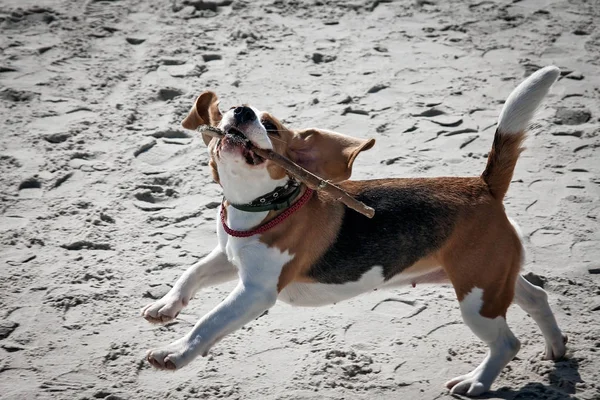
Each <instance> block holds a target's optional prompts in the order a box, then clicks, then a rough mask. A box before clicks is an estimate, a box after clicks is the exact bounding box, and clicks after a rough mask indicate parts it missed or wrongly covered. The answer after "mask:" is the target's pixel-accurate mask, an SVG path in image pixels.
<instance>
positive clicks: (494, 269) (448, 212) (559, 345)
mask: <svg viewBox="0 0 600 400" xmlns="http://www.w3.org/2000/svg"><path fill="white" fill-rule="evenodd" d="M559 73H560V71H559V69H558V68H556V67H553V66H550V67H546V68H543V69H540V70H538V71H537V72H535V73H534V74H532V75H531V76H529V77H528V78H527V79H526V80H525V81H524V82H522V83H521V84H520V85H519V86H518V87H517V88H516V89H515V90H514V91H513V92H512V93H511V94H510V96H509V97H508V99H507V100H506V103H505V104H504V108H503V109H502V112H501V113H500V117H499V120H498V126H497V130H496V133H495V136H494V142H493V145H492V149H491V151H490V153H489V156H488V160H487V166H486V168H485V170H484V171H483V174H482V175H481V176H476V177H442V178H399V179H376V180H365V181H352V180H348V179H349V178H350V175H351V173H352V165H353V163H354V160H355V159H356V156H357V155H358V154H359V153H360V152H362V151H365V150H368V149H370V148H371V147H373V145H374V143H375V141H374V140H373V139H371V140H362V139H357V138H354V137H349V136H345V135H341V134H339V133H335V132H331V131H326V130H322V129H305V130H290V129H288V128H286V127H285V126H283V124H282V123H281V122H280V121H278V120H277V119H276V118H275V117H273V116H272V115H271V114H269V113H267V112H263V111H259V110H257V109H256V108H254V107H250V106H247V105H244V106H239V107H233V108H231V109H230V110H229V111H227V112H225V113H224V114H222V113H221V112H220V111H219V108H218V100H217V96H216V95H215V94H214V93H213V92H209V91H207V92H204V93H202V94H201V95H200V96H199V97H198V99H197V100H196V102H195V104H194V106H193V108H192V109H191V111H190V113H189V115H188V116H187V117H186V118H185V120H184V121H183V122H182V125H183V127H184V128H186V129H196V128H198V127H199V126H200V125H211V126H216V127H218V128H220V129H221V130H222V131H224V132H225V136H224V137H223V138H212V137H209V136H204V135H203V139H204V142H205V143H206V145H207V146H208V151H209V154H210V164H209V165H210V168H211V171H212V174H213V177H214V179H215V181H217V182H218V183H219V184H220V185H221V186H222V188H223V193H224V200H223V202H222V205H221V207H220V208H219V209H218V211H217V216H218V218H217V236H218V244H217V246H216V247H215V249H214V250H213V251H212V252H211V253H210V254H209V255H207V256H206V257H205V258H203V259H202V260H200V261H198V262H197V263H195V264H194V265H192V266H191V267H190V268H189V269H188V270H187V271H185V273H184V274H183V275H182V276H181V277H180V278H179V280H177V282H176V283H175V285H174V286H173V288H172V289H171V290H170V291H169V292H168V293H167V294H166V295H165V296H164V297H163V298H162V299H160V300H158V301H156V302H154V303H152V304H149V305H148V306H146V307H145V308H143V309H142V311H141V313H142V316H143V317H144V318H145V319H147V320H148V321H150V322H154V323H164V322H167V321H169V320H171V319H173V318H175V317H177V314H178V313H179V312H180V311H181V309H182V308H183V307H185V306H187V305H188V303H189V301H190V299H191V298H192V297H193V296H194V294H195V293H196V292H197V291H198V290H199V289H201V288H204V287H207V286H210V285H217V284H219V283H222V282H226V281H231V280H234V279H237V282H238V283H237V286H236V287H235V289H234V290H233V291H232V292H231V293H230V294H229V295H228V296H227V298H226V299H225V300H223V302H222V303H220V304H219V305H218V306H217V307H215V308H214V309H213V310H212V311H211V312H209V313H208V314H206V315H205V316H204V317H202V318H201V319H200V320H199V321H198V322H197V323H196V325H195V326H194V328H193V329H192V330H191V331H190V332H189V333H188V334H186V335H185V336H184V337H182V338H180V339H179V340H177V341H175V342H173V343H171V344H169V345H167V346H164V347H159V348H156V349H153V350H150V351H149V352H148V354H147V360H148V361H149V362H150V363H151V364H152V365H153V366H154V367H156V368H159V369H168V370H175V369H178V368H181V367H183V366H185V365H186V364H188V363H190V362H191V361H192V360H193V359H194V358H195V357H197V356H198V355H202V356H206V355H207V353H208V351H209V350H210V348H211V347H212V346H213V345H214V344H215V343H217V342H218V341H219V340H221V339H223V338H224V337H225V336H226V335H227V334H229V333H231V332H233V331H235V330H237V329H240V328H241V327H242V326H243V325H244V324H247V323H248V322H250V321H252V320H253V319H255V318H257V317H258V316H260V315H261V314H263V313H264V312H265V311H266V310H268V309H269V308H270V307H272V306H273V305H274V304H275V302H276V301H277V300H281V301H283V302H286V303H289V304H291V305H294V306H320V305H325V304H332V303H337V302H339V301H342V300H346V299H350V298H352V297H354V296H357V295H359V294H362V293H366V292H370V291H373V290H375V289H380V288H386V287H397V286H400V285H407V284H413V285H414V284H416V283H447V282H449V283H451V284H452V285H453V287H454V289H455V291H456V296H457V298H458V301H459V306H460V311H461V314H462V317H463V320H464V322H465V324H466V325H467V326H468V327H469V328H471V330H472V331H473V332H474V333H475V334H476V335H477V336H478V337H479V338H480V339H481V340H483V341H484V342H485V343H486V344H487V346H488V347H489V351H488V353H487V356H486V357H485V359H484V360H483V362H482V363H481V365H479V366H478V367H477V368H475V370H473V371H472V372H470V373H468V374H466V375H462V376H459V377H456V378H454V379H452V380H450V381H449V382H447V383H446V386H447V387H448V388H449V389H450V390H451V392H452V393H457V394H466V395H469V396H477V395H480V394H482V393H484V392H486V391H487V390H489V389H490V387H491V385H492V383H493V382H494V380H495V379H496V377H497V376H498V374H499V373H500V371H501V370H502V369H503V368H504V366H505V365H506V364H507V363H508V362H509V361H510V360H511V359H512V358H513V357H514V356H515V355H516V354H517V352H518V351H519V347H520V343H519V340H518V339H517V338H516V337H515V336H514V335H513V333H512V332H511V331H510V329H509V327H508V325H507V323H506V312H507V309H508V307H509V306H510V304H511V302H513V301H514V302H515V303H516V304H518V305H519V306H520V307H522V308H523V310H525V311H526V312H527V313H528V314H529V315H530V316H531V317H532V318H533V319H534V320H535V322H536V323H537V325H538V326H539V328H540V330H541V332H542V334H543V336H544V339H545V342H546V348H545V352H544V355H543V356H544V358H545V359H553V360H556V359H559V358H561V357H563V356H564V354H565V343H566V340H567V338H566V336H565V335H563V334H562V332H561V330H560V329H559V327H558V325H557V323H556V320H555V318H554V314H553V312H552V310H551V309H550V306H549V305H548V300H547V295H546V293H545V292H544V291H543V290H542V289H540V288H539V287H536V286H533V285H532V284H530V283H529V282H528V281H527V280H525V279H524V278H523V277H522V276H521V275H520V270H521V266H522V264H523V259H524V257H523V246H522V244H521V238H520V236H519V233H518V232H519V229H518V227H517V226H516V225H515V224H514V223H512V222H511V220H510V219H509V218H508V217H507V215H506V213H505V211H504V206H503V203H502V201H503V198H504V195H505V194H506V192H507V190H508V186H509V184H510V181H511V178H512V175H513V171H514V168H515V164H516V163H517V159H518V157H519V154H520V153H521V151H522V147H521V143H522V142H523V140H524V139H525V133H526V130H527V127H528V124H529V121H530V119H531V118H532V116H533V114H534V112H535V110H536V109H537V107H538V106H539V105H540V103H541V101H542V100H543V98H544V96H545V95H546V94H547V93H548V90H549V89H550V86H551V85H552V84H553V83H554V82H555V81H556V79H557V78H558V76H559ZM249 143H252V144H253V145H254V146H258V147H259V148H265V149H273V150H274V151H276V152H277V153H279V154H281V155H284V156H285V157H288V158H289V159H291V160H293V161H295V162H296V163H297V164H299V165H301V166H302V167H304V168H306V169H307V170H309V171H311V172H313V173H314V174H316V175H318V176H320V177H322V178H324V179H327V180H330V181H332V182H336V183H337V184H338V185H339V186H340V187H342V188H343V189H344V190H346V191H347V192H348V193H349V194H351V195H352V196H354V197H356V198H357V199H358V200H360V201H362V202H364V203H365V204H367V205H369V206H371V207H373V208H375V216H374V217H373V218H372V219H369V218H367V217H365V216H363V215H361V214H359V213H357V212H355V211H353V210H351V209H349V208H347V207H346V206H344V205H343V204H342V203H340V202H338V201H336V199H335V198H332V197H331V196H330V195H328V194H327V193H324V192H321V191H313V190H311V189H309V188H307V187H306V186H305V185H303V184H301V183H299V182H296V181H295V180H293V179H292V178H290V177H289V176H288V174H287V173H286V171H285V170H284V169H282V168H281V167H279V166H278V165H276V164H274V163H272V162H271V161H269V160H266V159H263V158H261V157H260V156H258V155H257V154H254V152H252V151H251V148H250V146H248V144H249Z"/></svg>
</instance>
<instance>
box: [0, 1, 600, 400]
mask: <svg viewBox="0 0 600 400" xmlns="http://www.w3.org/2000/svg"><path fill="white" fill-rule="evenodd" d="M599 15H600V3H598V2H597V1H595V0H588V1H585V0H570V1H561V0H555V1H543V0H525V1H518V0H516V1H512V2H511V1H506V0H501V1H500V0H495V1H480V0H469V1H458V0H452V1H442V0H418V1H394V2H389V1H358V0H357V1H309V0H295V1H281V0H264V1H263V0H261V1H253V2H251V1H238V0H235V1H233V2H231V1H221V2H216V3H215V2H208V1H207V2H204V3H203V2H202V1H195V0H194V1H187V2H183V3H182V2H181V1H180V0H174V1H139V0H121V1H118V0H114V1H94V0H88V1H80V0H77V1H68V0H42V1H35V2H34V1H24V0H2V1H1V2H0V32H1V34H0V49H1V53H0V54H1V56H0V86H1V87H0V110H1V115H2V118H1V120H0V132H1V133H0V138H1V142H0V309H1V315H2V320H1V321H0V398H2V399H11V400H12V399H102V398H104V399H107V400H117V399H164V398H168V399H191V398H201V399H217V398H232V399H319V400H321V399H401V398H402V399H447V398H451V397H450V396H449V395H448V394H447V391H446V389H445V388H444V387H443V383H444V382H445V381H446V380H447V379H449V378H451V377H454V376H456V375H459V374H463V373H466V372H468V371H470V370H471V369H473V368H474V366H476V365H478V364H479V362H480V361H481V359H482V358H483V355H484V351H485V348H484V346H483V344H482V343H480V342H479V341H478V340H477V339H476V338H475V337H474V335H473V334H472V333H471V332H470V331H469V330H468V329H467V328H466V327H465V326H464V325H463V324H462V323H461V322H460V321H461V319H460V313H459V310H458V307H457V302H456V300H455V298H454V296H453V292H452V289H451V288H450V287H448V286H443V287H435V286H423V287H421V286H417V287H416V288H412V287H407V288H403V289H399V290H391V291H387V292H377V293H374V294H370V295H365V296H363V297H360V298H357V299H354V300H351V301H348V302H345V303H340V304H338V305H335V306H330V307H323V308H316V309H309V308H297V309H295V308H291V307H289V306H287V305H284V304H278V305H277V306H275V307H274V308H273V309H272V310H271V311H270V312H269V313H268V315H266V316H264V317H262V318H260V319H258V320H257V321H254V322H253V323H251V324H249V325H248V326H247V327H245V328H244V329H242V330H240V331H239V332H237V333H235V334H233V335H231V336H230V337H227V338H226V339H225V340H223V341H222V342H221V343H219V344H218V345H217V346H216V347H214V348H213V350H212V351H211V353H210V355H209V356H208V357H207V358H199V359H197V360H196V361H194V362H193V363H192V364H191V365H189V366H187V367H186V368H184V369H182V370H181V371H178V372H176V373H167V372H160V371H156V370H154V369H153V368H151V367H150V366H149V365H148V364H147V363H146V362H145V361H144V355H145V352H146V350H147V349H149V348H151V347H155V346H157V345H161V344H167V343H170V342H171V341H172V340H174V339H176V338H178V337H180V336H181V335H183V334H184V332H186V331H187V330H189V329H190V327H191V326H192V325H193V324H194V322H195V321H196V320H197V319H198V318H199V316H201V315H203V314H204V313H206V312H207V311H208V310H210V309H211V308H212V307H213V306H215V305H216V304H217V303H218V302H219V301H220V300H221V299H222V298H223V297H224V296H225V295H226V293H228V291H229V290H230V289H231V288H232V285H231V284H230V285H224V286H222V287H217V288H211V289H208V290H205V291H204V292H202V293H200V294H199V295H197V296H196V298H195V299H194V300H193V301H192V303H191V306H190V307H189V308H187V309H186V310H185V311H184V312H183V313H182V314H181V315H180V317H179V318H178V319H177V320H176V322H173V323H170V324H168V325H166V326H164V327H157V326H152V325H150V324H148V323H147V322H146V321H145V320H143V319H142V318H140V317H139V316H138V313H139V309H140V308H141V307H142V306H144V305H146V304H147V303H148V302H151V301H152V299H153V298H156V297H159V296H161V295H162V294H163V293H165V292H166V291H167V290H168V287H169V286H168V285H170V284H172V283H173V282H174V281H175V280H176V278H177V277H178V276H179V275H180V273H181V272H182V271H183V270H184V269H185V267H186V266H187V265H189V264H190V263H192V262H193V261H195V260H197V259H198V258H199V257H201V256H202V255H204V254H206V253H207V252H209V251H210V249H211V248H212V247H213V246H214V244H215V242H216V237H215V210H214V208H215V206H216V205H217V202H219V201H220V199H221V197H220V189H219V186H218V185H216V184H215V183H213V182H212V181H211V177H210V173H209V170H208V168H207V154H206V151H205V149H204V145H203V143H202V140H201V139H199V138H198V137H196V136H195V135H193V134H190V132H184V131H183V130H182V129H181V128H180V125H179V123H180V121H181V120H182V117H183V116H184V114H185V113H186V112H187V111H188V109H189V107H190V106H191V104H192V101H193V99H194V98H195V96H197V95H198V94H199V93H200V92H201V91H202V90H204V89H207V88H210V89H213V90H215V91H216V92H217V93H218V94H219V95H220V97H221V99H222V103H221V104H222V108H223V109H227V108H229V107H230V106H232V105H237V104H240V103H242V102H248V103H251V104H253V105H255V106H256V107H258V108H260V109H263V110H268V111H270V112H272V113H273V114H274V115H276V116H278V117H279V118H282V119H283V120H284V121H286V122H287V123H288V124H289V125H290V126H292V127H298V128H301V127H309V126H317V127H322V128H328V129H334V130H338V131H340V132H343V133H347V134H351V135H355V136H361V137H375V138H376V139H377V140H378V143H377V145H376V147H375V149H374V150H371V151H369V152H366V153H364V154H363V155H361V156H360V157H359V160H358V162H357V164H356V165H355V173H354V178H372V177H373V178H374V177H394V176H396V177H400V176H403V177H409V176H438V175H477V174H480V173H481V172H482V171H483V168H484V164H485V156H486V154H487V152H488V150H489V149H490V146H491V142H492V137H493V132H494V123H495V121H496V118H497V116H498V114H499V112H500V109H501V106H502V102H503V100H504V99H505V97H506V96H507V95H508V93H509V92H510V91H511V90H512V88H514V87H515V86H516V84H517V83H518V82H519V81H520V80H521V79H522V78H523V77H524V76H526V75H527V74H528V73H530V72H531V71H533V70H535V69H537V68H539V66H543V65H548V64H555V65H558V66H559V67H561V69H562V71H563V73H562V78H561V79H560V80H559V81H558V82H557V84H556V85H555V87H554V89H553V91H552V93H551V95H550V96H549V98H548V99H547V101H546V103H545V104H544V106H543V107H542V109H541V111H540V113H539V116H538V118H537V119H536V123H537V124H536V127H535V128H534V129H533V130H532V132H531V135H530V137H529V139H528V141H527V146H528V149H527V151H526V152H525V153H524V154H523V156H522V158H521V159H520V161H519V164H518V165H517V170H516V174H515V177H514V180H513V183H512V185H511V188H510V191H509V193H508V197H507V199H506V208H507V210H508V213H509V215H510V216H512V217H513V218H514V219H516V220H517V221H518V222H519V224H520V225H521V227H522V229H523V231H524V234H525V237H526V243H525V246H526V248H527V251H528V254H527V260H528V262H527V266H526V269H527V270H528V271H532V272H533V273H535V274H536V275H535V276H534V278H536V277H537V278H536V279H537V282H538V283H540V284H543V285H544V287H545V289H546V290H547V291H548V293H549V297H550V302H551V305H552V306H553V308H554V310H555V312H556V315H557V318H558V320H559V323H560V325H561V326H562V327H563V329H564V331H565V332H566V333H567V334H568V335H569V337H570V344H569V349H570V350H569V357H568V358H567V359H566V360H564V361H560V362H557V363H554V362H550V361H542V360H541V358H540V352H541V350H542V347H543V339H542V336H541V334H540V333H539V331H538V329H537V327H536V326H535V325H534V323H533V321H532V320H531V319H530V318H529V317H527V316H526V315H525V314H524V313H523V312H522V311H521V310H520V309H517V308H515V307H511V310H510V314H509V323H510V325H511V326H512V327H513V328H514V331H515V333H516V334H517V336H518V337H519V338H520V339H521V341H522V350H521V352H520V353H519V355H518V356H517V358H516V359H515V360H514V361H513V362H511V363H510V364H509V366H508V367H507V368H506V369H505V370H504V371H503V372H502V374H501V376H500V377H499V379H498V381H497V382H496V384H495V385H494V389H495V390H494V391H493V392H492V393H491V394H489V395H488V398H493V399H571V398H573V399H574V398H578V399H598V398H600V382H599V380H600V356H599V352H600V289H599V282H600V275H599V274H600V263H599V258H600V233H599V229H598V227H599V225H598V218H600V200H599V198H600V175H599V172H600V157H599V152H600V149H599V147H600V136H599V133H600V27H599V26H600V16H599ZM481 268H482V269H485V265H482V266H481ZM387 299H395V300H403V301H404V302H398V301H385V300H387Z"/></svg>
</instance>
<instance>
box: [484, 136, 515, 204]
mask: <svg viewBox="0 0 600 400" xmlns="http://www.w3.org/2000/svg"><path fill="white" fill-rule="evenodd" d="M524 139H525V132H521V133H517V134H512V133H511V134H506V133H502V132H500V131H496V134H495V135H494V144H493V145H492V150H491V151H490V154H489V156H488V162H487V166H486V167H485V171H483V174H482V175H481V178H482V179H483V180H484V181H485V182H486V183H487V185H488V186H489V188H490V192H491V193H492V196H494V197H495V198H496V199H497V200H502V199H503V198H504V196H505V195H506V191H507V190H508V186H509V185H510V180H511V179H512V176H513V172H514V170H515V165H517V160H518V159H519V155H520V154H521V152H522V151H523V150H524V149H523V147H521V144H522V143H523V140H524Z"/></svg>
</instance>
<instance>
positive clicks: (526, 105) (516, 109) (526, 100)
mask: <svg viewBox="0 0 600 400" xmlns="http://www.w3.org/2000/svg"><path fill="white" fill-rule="evenodd" d="M559 75H560V69H558V68H557V67H555V66H549V67H544V68H542V69H540V70H537V71H536V72H534V73H533V74H531V75H530V76H529V77H528V78H527V79H525V80H524V81H523V82H521V84H520V85H519V86H517V88H516V89H515V90H513V91H512V93H511V94H510V95H509V96H508V99H506V103H504V108H503V109H502V112H501V113H500V118H499V119H498V131H499V132H501V133H521V132H524V131H525V130H526V129H527V126H528V125H529V121H530V120H531V118H532V117H533V114H534V113H535V110H537V108H538V107H539V105H540V104H541V103H542V100H543V99H544V97H545V96H546V94H548V90H550V86H552V84H553V83H554V82H555V81H556V79H557V78H558V76H559Z"/></svg>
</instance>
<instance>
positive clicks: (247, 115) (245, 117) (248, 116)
mask: <svg viewBox="0 0 600 400" xmlns="http://www.w3.org/2000/svg"><path fill="white" fill-rule="evenodd" d="M233 116H234V118H235V122H237V123H238V124H243V123H246V122H252V121H254V120H255V119H256V114H254V111H252V109H251V108H250V107H236V108H235V110H233Z"/></svg>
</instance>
